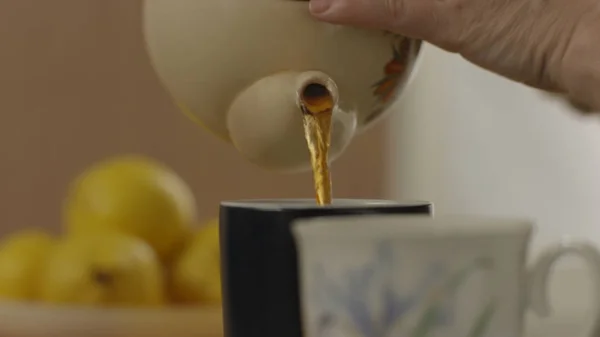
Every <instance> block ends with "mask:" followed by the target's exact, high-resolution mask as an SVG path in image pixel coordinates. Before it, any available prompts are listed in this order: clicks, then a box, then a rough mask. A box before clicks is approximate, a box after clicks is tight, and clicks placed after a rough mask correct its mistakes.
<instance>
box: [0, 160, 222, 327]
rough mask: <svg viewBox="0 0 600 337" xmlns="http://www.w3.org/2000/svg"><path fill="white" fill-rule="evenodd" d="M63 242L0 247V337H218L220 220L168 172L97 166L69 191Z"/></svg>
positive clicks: (127, 163)
mask: <svg viewBox="0 0 600 337" xmlns="http://www.w3.org/2000/svg"><path fill="white" fill-rule="evenodd" d="M63 214H64V230H63V233H62V234H61V235H59V236H53V235H50V234H48V233H46V232H44V231H42V230H39V229H35V228H31V229H23V230H21V231H18V232H15V233H12V234H10V235H8V236H6V237H4V238H2V240H1V241H0V317H2V324H0V336H11V337H37V336H40V337H41V336H52V337H59V336H65V337H72V336H86V337H89V336H97V337H120V336H123V337H125V336H127V337H131V336H156V337H162V336H165V337H166V336H169V337H188V336H189V337H192V336H195V337H220V336H222V335H223V332H222V318H221V288H220V286H221V282H220V259H219V233H218V220H217V219H213V220H211V221H208V222H206V223H204V224H203V225H200V226H197V225H198V222H197V216H196V203H195V199H194V196H193V194H192V192H191V190H190V189H189V187H188V186H187V185H186V184H185V182H184V181H183V180H182V179H181V178H180V177H179V176H178V175H177V174H176V173H175V172H173V171H172V170H171V169H170V168H169V167H167V166H165V165H163V164H162V163H159V162H157V161H154V160H152V159H150V158H146V157H141V156H119V157H114V158H109V159H107V160H104V161H102V162H99V163H97V164H95V165H93V166H91V167H90V168H88V169H87V170H85V172H83V173H82V174H81V175H80V176H78V177H77V178H76V179H75V180H74V182H73V183H72V184H71V186H69V190H68V193H67V197H66V199H65V203H64V212H63Z"/></svg>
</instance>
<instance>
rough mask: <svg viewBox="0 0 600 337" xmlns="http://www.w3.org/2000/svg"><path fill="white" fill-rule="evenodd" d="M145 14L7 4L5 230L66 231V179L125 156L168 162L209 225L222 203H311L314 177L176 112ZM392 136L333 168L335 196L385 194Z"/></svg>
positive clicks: (75, 0) (3, 6)
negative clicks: (149, 48) (241, 147)
mask: <svg viewBox="0 0 600 337" xmlns="http://www.w3.org/2000/svg"><path fill="white" fill-rule="evenodd" d="M165 1H166V0H165ZM140 9H141V2H140V1H139V0H126V1H123V0H102V1H100V0H53V1H45V0H6V1H0V234H1V233H3V232H6V231H8V230H10V229H12V228H15V227H16V226H19V225H27V226H47V227H51V228H58V227H59V225H60V204H61V200H62V198H63V195H64V192H65V186H66V184H67V182H68V181H69V179H70V178H72V177H73V175H75V174H77V173H78V171H80V170H82V169H83V168H84V167H85V166H86V165H88V164H90V163H91V162H93V161H95V160H98V159H100V158H102V157H104V156H108V155H111V154H116V153H127V152H129V153H132V152H136V153H144V154H148V155H152V156H154V157H157V158H159V159H161V160H164V161H166V162H167V163H168V164H169V165H171V166H172V167H173V168H174V169H176V170H177V171H178V172H179V173H180V174H181V175H182V176H183V177H184V178H185V179H186V180H187V181H188V182H189V183H190V184H191V185H192V186H193V188H194V190H195V192H196V195H197V199H198V203H199V206H200V209H201V215H202V217H208V216H212V215H215V214H216V213H217V206H218V202H219V200H222V199H233V198H258V197H261V198H265V197H312V195H313V194H312V186H311V180H310V179H311V178H310V175H307V174H304V175H293V176H281V175H275V174H272V173H269V172H264V171H261V170H259V169H257V168H255V167H253V166H251V165H250V164H247V163H245V162H244V161H243V159H241V158H240V157H238V156H237V154H236V153H235V152H234V150H233V149H232V148H230V147H229V146H227V145H225V144H223V143H221V142H220V141H218V140H216V139H213V138H212V137H211V136H209V135H207V134H206V133H205V132H204V131H202V130H200V129H198V128H196V127H195V126H194V125H193V124H192V123H191V122H188V121H187V120H186V119H185V118H184V117H183V116H182V115H181V114H179V113H178V112H177V111H176V109H175V108H174V107H173V105H172V104H171V102H170V100H169V98H168V96H167V95H166V94H165V93H164V92H163V91H162V90H161V88H160V86H159V83H158V82H157V79H156V77H155V75H154V73H153V72H152V69H151V68H150V65H149V62H148V60H147V58H146V55H145V54H144V50H143V41H142V36H141V32H140ZM383 137H384V132H383V130H382V129H379V130H371V131H370V132H368V133H367V135H365V136H364V137H360V139H358V140H357V141H356V142H355V143H354V144H353V146H352V147H351V150H350V151H349V152H348V153H347V154H346V155H345V157H344V158H342V159H341V160H339V161H338V162H337V163H336V165H335V168H334V191H335V194H336V196H349V197H377V196H380V195H381V193H382V192H381V191H382V184H383V181H382V179H383V177H382V168H383V165H382V163H383V158H382V154H383V153H385V149H383V148H382V147H383V146H384V142H383Z"/></svg>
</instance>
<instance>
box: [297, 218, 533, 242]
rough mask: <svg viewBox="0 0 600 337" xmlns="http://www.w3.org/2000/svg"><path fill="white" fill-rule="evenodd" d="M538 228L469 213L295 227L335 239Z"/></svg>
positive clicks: (321, 221)
mask: <svg viewBox="0 0 600 337" xmlns="http://www.w3.org/2000/svg"><path fill="white" fill-rule="evenodd" d="M534 229H535V226H534V222H533V221H532V220H529V219H526V218H519V217H502V216H484V215H468V214H452V215H442V216H429V215H414V214H410V215H408V214H373V215H364V216H361V217H353V216H347V215H334V216H329V217H313V218H307V219H298V220H296V221H294V223H293V225H292V231H293V233H294V235H295V236H297V237H300V238H311V239H316V238H323V239H333V240H339V239H342V240H345V239H365V238H396V239H405V238H434V237H435V238H449V237H474V236H478V237H481V236H500V235H502V236H504V235H528V234H529V233H531V232H532V231H533V230H534Z"/></svg>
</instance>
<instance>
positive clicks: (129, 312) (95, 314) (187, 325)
mask: <svg viewBox="0 0 600 337" xmlns="http://www.w3.org/2000/svg"><path fill="white" fill-rule="evenodd" d="M0 336H2V337H223V320H222V310H221V308H220V307H190V308H184V307H181V308H160V309H104V308H85V307H58V306H49V305H38V304H30V303H2V304H0Z"/></svg>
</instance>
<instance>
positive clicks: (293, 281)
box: [219, 199, 433, 337]
mask: <svg viewBox="0 0 600 337" xmlns="http://www.w3.org/2000/svg"><path fill="white" fill-rule="evenodd" d="M432 212H433V206H432V205H431V204H430V203H428V202H413V203H399V202H393V201H385V200H359V199H337V200H335V201H334V203H333V205H329V206H318V205H316V204H315V201H314V200H310V199H277V200H248V201H229V202H223V203H221V208H220V216H219V222H220V237H221V239H220V240H221V265H222V282H223V283H222V285H223V324H224V332H225V337H302V325H301V309H300V293H299V284H298V282H299V281H298V261H297V255H296V244H295V241H294V238H293V236H292V232H291V226H292V224H293V223H294V221H295V220H296V219H302V218H309V217H324V216H334V215H356V216H360V215H367V214H424V215H427V214H430V215H431V214H432Z"/></svg>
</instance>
